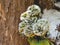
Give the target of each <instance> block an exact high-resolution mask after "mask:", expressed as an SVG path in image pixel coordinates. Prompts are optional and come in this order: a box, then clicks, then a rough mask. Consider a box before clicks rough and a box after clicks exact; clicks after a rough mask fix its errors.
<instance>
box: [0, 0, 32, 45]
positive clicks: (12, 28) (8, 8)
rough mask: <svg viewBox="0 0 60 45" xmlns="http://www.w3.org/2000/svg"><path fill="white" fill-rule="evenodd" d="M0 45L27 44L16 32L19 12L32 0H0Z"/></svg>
mask: <svg viewBox="0 0 60 45" xmlns="http://www.w3.org/2000/svg"><path fill="white" fill-rule="evenodd" d="M0 4H1V6H0V9H1V10H0V45H29V44H28V42H27V40H26V38H24V37H21V36H20V35H19V33H18V24H19V22H20V19H19V18H20V14H21V13H22V12H24V11H25V10H26V8H27V7H28V6H29V5H31V4H33V0H0Z"/></svg>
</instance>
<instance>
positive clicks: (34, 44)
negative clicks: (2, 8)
mask: <svg viewBox="0 0 60 45" xmlns="http://www.w3.org/2000/svg"><path fill="white" fill-rule="evenodd" d="M28 41H29V43H30V45H50V41H49V40H47V39H44V40H40V41H37V40H34V39H33V40H28Z"/></svg>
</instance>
